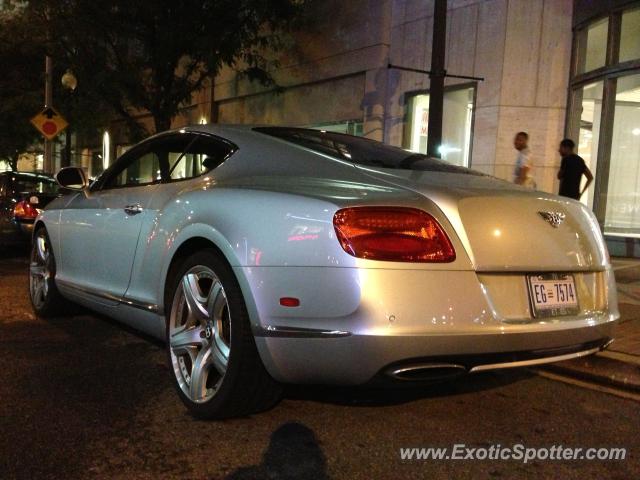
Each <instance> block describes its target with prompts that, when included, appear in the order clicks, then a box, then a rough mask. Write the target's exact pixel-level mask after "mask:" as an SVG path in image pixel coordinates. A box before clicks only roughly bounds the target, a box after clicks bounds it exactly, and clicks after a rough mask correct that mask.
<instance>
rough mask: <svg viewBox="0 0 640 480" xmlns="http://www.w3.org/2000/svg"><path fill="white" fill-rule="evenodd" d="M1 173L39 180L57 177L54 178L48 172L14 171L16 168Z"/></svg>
mask: <svg viewBox="0 0 640 480" xmlns="http://www.w3.org/2000/svg"><path fill="white" fill-rule="evenodd" d="M0 175H5V176H8V175H11V176H13V177H21V178H23V179H27V178H29V179H39V180H52V181H55V179H54V178H53V176H52V175H48V174H46V173H42V172H23V171H14V170H9V171H6V172H0Z"/></svg>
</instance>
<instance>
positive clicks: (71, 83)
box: [60, 69, 78, 92]
mask: <svg viewBox="0 0 640 480" xmlns="http://www.w3.org/2000/svg"><path fill="white" fill-rule="evenodd" d="M60 81H61V83H62V86H63V87H64V88H68V89H69V90H71V91H72V92H73V91H74V90H75V89H76V87H77V86H78V79H77V78H76V76H75V75H74V74H73V72H72V71H71V70H69V69H67V71H66V72H65V74H64V75H62V79H61V80H60Z"/></svg>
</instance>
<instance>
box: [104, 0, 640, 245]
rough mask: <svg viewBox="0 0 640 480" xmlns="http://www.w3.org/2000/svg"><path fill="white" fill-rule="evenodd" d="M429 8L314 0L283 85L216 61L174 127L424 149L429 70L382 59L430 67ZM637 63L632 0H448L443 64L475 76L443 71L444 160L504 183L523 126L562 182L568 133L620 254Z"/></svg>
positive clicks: (282, 71)
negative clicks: (255, 128)
mask: <svg viewBox="0 0 640 480" xmlns="http://www.w3.org/2000/svg"><path fill="white" fill-rule="evenodd" d="M433 10H434V1H433V0H350V1H348V2H344V1H340V0H325V1H323V2H315V4H314V7H313V11H311V12H309V14H308V15H307V18H306V19H305V20H304V24H303V26H302V27H300V28H299V30H298V31H297V32H295V33H293V34H292V38H291V39H290V42H289V43H290V47H289V48H288V49H287V50H286V51H285V52H284V53H282V54H281V55H280V57H279V68H278V69H277V70H274V71H273V75H274V78H275V79H276V82H277V84H278V86H279V87H280V89H279V91H276V90H275V89H270V88H265V87H263V86H260V85H256V84H252V83H249V82H248V81H246V80H242V79H240V78H238V77H237V76H236V74H235V72H233V71H232V70H230V69H228V70H224V71H223V72H221V74H220V75H218V76H217V77H216V78H215V79H213V80H212V81H211V84H210V85H209V86H208V87H207V88H206V89H204V90H203V91H202V92H200V93H199V94H198V95H195V96H194V99H193V104H192V105H190V106H189V107H187V108H185V110H184V112H183V115H182V116H180V117H178V118H176V120H175V126H176V127H179V126H182V125H185V124H193V123H202V122H219V123H240V124H279V125H293V126H305V127H314V128H323V129H326V130H333V131H340V132H345V133H351V134H356V135H364V136H367V137H370V138H374V139H377V140H382V141H384V142H387V143H389V144H392V145H398V146H402V147H405V148H408V149H411V150H415V151H421V152H425V151H426V133H427V127H428V122H429V109H428V105H429V102H428V100H429V78H428V75H426V74H424V73H416V72H408V71H403V70H398V69H395V68H390V67H389V65H390V64H392V65H399V66H403V67H409V68H414V69H424V70H428V69H429V65H430V60H431V39H432V32H433ZM639 62H640V1H638V0H634V1H630V0H626V1H625V0H601V1H595V0H449V1H448V12H447V42H446V69H447V72H448V73H450V74H454V75H463V76H467V77H476V78H477V79H475V80H469V79H456V78H452V77H450V78H447V80H446V88H445V96H444V118H443V143H442V145H441V147H440V152H441V155H442V158H443V159H444V160H445V161H449V162H451V163H455V164H457V165H464V166H468V167H471V168H473V169H476V170H480V171H482V172H485V173H488V174H491V175H495V176H497V177H499V178H503V179H505V180H511V179H512V177H513V169H514V163H515V158H516V151H515V150H514V147H513V137H514V134H515V133H516V132H518V131H526V132H528V133H529V135H530V149H531V158H532V160H533V164H534V170H533V174H534V177H535V180H536V183H537V188H538V189H540V190H544V191H548V192H557V189H558V180H557V178H556V175H557V171H558V167H559V164H560V157H559V154H558V152H557V149H558V144H559V142H560V140H561V139H562V138H564V137H565V136H568V137H570V138H572V139H573V140H574V141H575V142H576V144H578V153H579V154H580V155H582V156H583V157H584V158H585V160H586V161H587V163H588V164H589V166H590V168H591V170H592V171H593V173H594V175H595V178H596V181H595V184H594V185H593V186H592V187H591V188H590V189H589V191H588V194H586V195H585V196H584V198H583V201H584V203H586V204H588V205H589V206H590V207H591V208H593V210H594V211H595V212H596V215H597V217H598V220H599V221H600V224H601V226H602V227H603V229H604V231H605V233H606V234H607V235H608V236H609V237H611V238H612V239H613V240H616V239H617V240H619V242H618V243H616V242H614V243H612V248H613V249H615V251H614V253H618V254H635V255H640V247H638V244H637V242H636V241H635V240H633V239H637V238H639V237H640V64H639ZM480 79H482V80H480ZM109 142H110V143H109V145H108V146H107V147H106V151H105V148H103V154H106V155H107V156H108V157H109V158H114V157H115V156H116V155H117V153H119V151H120V150H122V149H123V148H125V146H124V145H120V144H119V143H118V142H119V141H118V135H117V134H115V135H113V134H112V135H111V136H110V137H109ZM103 157H104V155H100V158H103ZM99 163H100V162H98V165H97V167H96V168H95V169H94V170H95V171H94V172H93V173H97V171H98V170H99V169H100V164H99ZM107 163H108V162H107ZM634 242H635V243H634ZM634 248H635V249H636V250H634ZM620 249H623V250H624V251H619V250H620Z"/></svg>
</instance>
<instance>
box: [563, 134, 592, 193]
mask: <svg viewBox="0 0 640 480" xmlns="http://www.w3.org/2000/svg"><path fill="white" fill-rule="evenodd" d="M575 146H576V144H575V143H573V140H571V139H569V138H565V139H564V140H562V141H561V142H560V148H559V150H558V152H560V155H561V156H562V163H561V164H560V170H559V171H558V180H560V191H559V192H558V193H559V194H560V195H562V196H564V197H569V198H573V199H574V200H580V197H581V196H582V194H583V193H584V192H585V191H586V190H587V188H589V185H591V182H593V174H592V173H591V170H589V167H587V164H586V163H584V160H583V158H582V157H580V156H579V155H576V154H575V153H573V149H574V148H575ZM582 175H584V176H585V177H587V183H586V184H585V186H584V188H583V189H582V191H580V182H581V181H582Z"/></svg>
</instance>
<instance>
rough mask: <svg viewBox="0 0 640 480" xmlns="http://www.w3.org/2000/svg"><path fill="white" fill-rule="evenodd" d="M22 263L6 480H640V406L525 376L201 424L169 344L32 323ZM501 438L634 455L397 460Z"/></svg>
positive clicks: (5, 433)
mask: <svg viewBox="0 0 640 480" xmlns="http://www.w3.org/2000/svg"><path fill="white" fill-rule="evenodd" d="M26 269H27V260H26V259H25V258H24V257H20V256H11V255H7V254H4V255H2V254H0V365H1V367H0V478H64V479H72V478H127V479H130V478H154V479H156V478H212V479H213V478H215V479H217V478H225V479H279V478H287V479H288V478H292V479H293V478H302V479H315V478H317V479H328V478H332V479H333V478H335V479H341V478H345V479H346V478H348V479H396V478H398V479H399V478H428V479H434V478H456V479H459V478H473V479H479V478H499V479H502V478H518V479H523V478H536V479H539V478H554V479H555V478H562V479H571V478H580V479H584V478H607V479H632V478H638V474H639V472H640V448H639V447H640V433H639V432H640V404H639V403H637V402H634V401H633V400H627V399H623V398H619V397H616V396H612V395H609V394H606V393H602V392H598V391H594V390H591V389H585V388H580V387H576V386H572V385H568V384H565V383H560V382H556V381H552V380H549V379H546V378H542V377H539V376H537V375H535V374H534V373H532V372H528V371H505V372H501V373H491V374H484V375H478V376H473V377H467V378H465V379H461V380H458V381H455V382H451V383H448V384H441V385H436V386H431V387H429V388H423V389H419V390H411V391H397V390H385V391H375V390H373V391H372V390H361V389H335V388H333V389H330V388H317V387H314V388H309V387H304V388H303V387H298V388H293V387H292V388H289V389H288V391H287V394H286V398H285V399H284V400H283V401H282V402H281V403H280V404H279V405H278V406H276V407H275V408H274V409H273V410H271V411H269V412H266V413H263V414H260V415H255V416H253V417H250V418H242V419H237V420H229V421H224V422H203V421H197V420H194V419H193V418H192V417H190V416H189V415H188V414H187V413H186V411H185V410H184V409H183V407H182V405H181V404H180V402H179V400H178V398H177V396H176V394H175V393H174V391H173V387H172V385H171V383H170V377H169V371H168V369H167V366H166V364H165V356H164V352H163V347H162V345H160V344H158V343H157V342H155V341H152V340H150V339H149V338H147V337H144V336H142V335H139V334H137V333H135V332H133V331H131V330H129V329H127V328H125V327H123V326H121V325H120V324H118V323H116V322H113V321H111V320H108V319H106V318H103V317H99V316H96V315H93V314H91V313H89V312H79V313H76V314H75V315H73V316H68V317H65V318H58V319H53V320H46V321H45V320H41V319H37V318H35V316H34V315H33V313H32V312H31V308H30V306H29V303H28V298H27V276H26ZM354 361H357V360H355V359H354ZM494 443H498V444H500V445H501V446H503V447H508V446H512V445H514V444H523V445H525V446H526V447H551V446H553V445H563V446H574V447H583V448H588V447H624V448H626V449H627V458H626V459H625V460H618V461H613V460H612V461H586V460H585V461H557V460H556V461H541V460H538V461H534V462H530V463H528V464H523V463H522V462H518V461H515V460H511V461H499V460H483V461H471V460H458V461H452V460H449V461H447V460H429V461H406V460H405V461H402V460H401V459H400V448H404V447H452V446H453V445H454V444H466V445H468V446H473V447H489V446H490V445H491V444H494Z"/></svg>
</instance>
